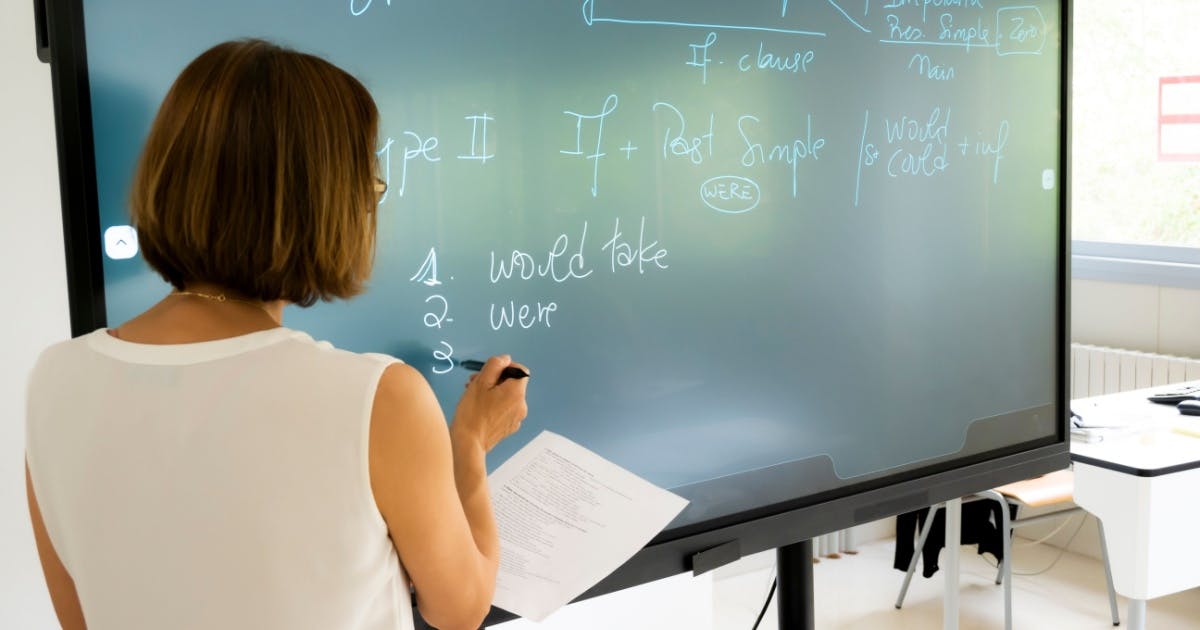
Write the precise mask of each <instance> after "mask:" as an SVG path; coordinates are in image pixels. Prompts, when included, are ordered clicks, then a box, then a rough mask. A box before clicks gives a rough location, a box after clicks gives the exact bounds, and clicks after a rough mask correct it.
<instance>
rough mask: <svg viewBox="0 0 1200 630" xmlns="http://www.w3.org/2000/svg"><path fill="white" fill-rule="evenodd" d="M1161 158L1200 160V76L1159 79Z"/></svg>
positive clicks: (1159, 142) (1186, 160) (1159, 141)
mask: <svg viewBox="0 0 1200 630" xmlns="http://www.w3.org/2000/svg"><path fill="white" fill-rule="evenodd" d="M1158 159H1160V160H1165V161H1172V162H1200V76H1190V77H1162V78H1160V79H1159V80H1158Z"/></svg>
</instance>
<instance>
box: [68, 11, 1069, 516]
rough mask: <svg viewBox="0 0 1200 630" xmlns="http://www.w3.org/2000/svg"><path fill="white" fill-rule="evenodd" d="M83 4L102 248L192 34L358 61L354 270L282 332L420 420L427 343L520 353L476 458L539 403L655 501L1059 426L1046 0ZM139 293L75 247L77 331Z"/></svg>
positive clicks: (977, 447)
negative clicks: (392, 384) (342, 364)
mask: <svg viewBox="0 0 1200 630" xmlns="http://www.w3.org/2000/svg"><path fill="white" fill-rule="evenodd" d="M82 7H83V24H84V27H85V28H84V36H83V40H84V42H85V44H86V57H85V60H86V76H87V80H88V84H87V85H88V86H89V92H88V96H89V97H90V110H89V111H88V112H87V115H88V116H90V122H91V126H92V129H91V130H92V133H93V138H94V154H93V155H92V156H91V157H92V158H93V162H92V164H93V165H94V172H95V186H96V194H97V207H98V209H99V225H98V229H96V230H95V231H94V232H93V233H92V234H90V236H89V238H93V239H95V240H94V242H95V243H97V244H100V243H103V242H104V238H105V233H106V232H108V231H109V230H111V229H115V230H117V231H115V232H111V233H110V235H121V234H123V232H121V231H120V230H121V226H123V225H126V224H127V223H128V218H127V217H128V212H127V192H128V185H129V182H130V179H131V177H132V172H133V168H134V165H135V162H136V159H137V156H138V152H139V150H140V148H141V144H142V142H143V140H144V137H145V134H146V131H147V129H148V126H149V124H150V121H151V119H152V117H153V115H154V113H155V111H156V109H157V107H158V105H159V103H160V101H161V99H162V97H163V96H164V94H165V92H166V90H167V88H168V87H169V85H170V83H171V81H172V80H173V79H174V78H175V76H176V75H177V74H178V73H179V71H180V70H181V69H182V68H183V67H184V65H186V64H187V63H188V62H189V61H190V60H191V59H193V58H194V57H195V56H196V55H198V54H199V53H200V52H202V51H203V50H205V49H207V48H208V47H210V46H212V45H214V44H216V43H218V42H221V41H224V40H228V39H234V38H241V37H263V38H267V39H270V40H273V41H276V42H278V43H281V44H285V45H289V46H293V47H295V48H298V49H300V50H304V51H307V52H313V53H316V54H319V55H322V56H324V57H326V58H328V59H329V60H331V61H333V62H334V63H336V64H338V65H340V66H342V67H343V68H345V69H347V70H348V71H350V72H352V73H353V74H355V75H356V76H358V77H360V78H361V79H362V81H363V82H364V83H365V84H366V85H367V86H368V88H369V89H370V90H371V91H372V93H373V94H374V96H375V99H376V101H377V102H378V104H379V107H380V111H381V114H382V127H381V137H380V139H379V147H378V151H379V153H378V156H379V161H380V167H381V172H382V173H383V174H384V176H385V177H386V179H387V181H388V185H389V189H388V193H387V196H386V198H385V199H384V200H383V202H382V203H381V206H380V210H379V211H380V222H379V252H378V256H377V260H376V264H375V275H374V277H373V280H372V282H371V285H370V288H369V291H368V293H367V294H365V295H363V296H362V297H360V298H356V299H354V300H353V301H351V302H349V303H335V304H321V305H318V306H316V307H314V308H311V309H307V310H302V309H297V308H292V309H289V310H288V312H287V313H286V316H285V324H287V325H289V326H291V327H294V328H299V329H302V330H305V331H308V332H310V333H311V334H313V335H314V336H315V337H317V338H321V339H328V340H330V341H332V342H333V343H334V344H336V345H338V346H341V347H344V348H347V349H351V350H355V351H376V352H388V353H391V354H394V355H396V356H398V357H400V358H402V359H404V360H405V361H406V362H408V363H411V364H413V365H415V366H417V367H418V368H420V369H421V370H422V371H423V372H424V373H425V375H426V376H427V377H428V379H429V381H430V382H431V383H432V384H433V386H434V388H435V390H436V391H437V393H438V396H439V398H440V400H441V401H442V403H443V405H444V407H445V409H446V410H447V413H448V414H449V413H451V412H452V410H453V407H454V404H455V402H456V401H457V397H458V395H459V394H460V392H461V391H462V384H463V382H464V380H465V379H466V378H467V373H465V372H464V371H463V370H462V369H461V368H457V367H455V363H454V362H455V360H457V359H465V358H486V357H487V356H488V355H489V354H495V353H505V352H507V353H511V354H513V355H514V357H516V358H517V359H518V360H520V361H522V362H524V363H526V364H528V365H529V366H530V367H531V369H532V371H533V378H532V380H531V382H530V388H529V406H530V415H529V418H528V420H527V421H526V422H525V425H524V429H523V430H522V431H521V432H520V433H519V434H517V435H516V436H514V437H513V438H510V439H509V440H507V441H506V442H504V443H503V444H501V445H500V446H499V447H498V448H497V449H496V451H494V453H493V455H491V456H490V458H489V462H490V464H491V465H492V466H495V465H497V464H498V463H499V462H501V461H503V460H504V459H505V458H506V457H507V456H508V455H509V454H510V453H512V452H514V451H515V450H516V449H517V448H519V447H520V446H521V445H523V444H524V443H525V442H527V441H528V440H529V439H531V438H532V436H534V435H536V434H537V433H538V432H539V431H540V430H542V429H551V430H553V431H555V432H557V433H559V434H562V435H564V436H566V437H568V438H570V439H572V440H574V441H577V442H579V443H581V444H583V445H584V446H586V447H588V448H590V449H592V450H594V451H596V452H597V453H599V454H600V455H602V456H604V457H606V458H608V459H611V460H613V461H615V462H616V463H618V464H620V465H622V466H625V467H627V468H629V469H630V470H632V471H634V472H635V473H637V474H639V475H641V476H643V477H645V478H646V479H648V480H650V481H652V482H654V483H657V484H659V485H662V486H665V487H669V488H676V489H678V490H679V492H680V493H682V494H684V495H685V496H688V497H689V498H690V499H692V505H691V506H690V507H689V508H688V510H687V511H686V512H685V513H684V514H683V515H681V516H680V519H679V520H678V521H677V523H676V525H677V526H683V525H688V524H696V523H701V522H707V521H711V520H712V519H721V518H726V517H729V516H730V515H735V514H738V513H741V512H744V511H746V510H753V509H760V508H764V507H766V506H771V505H777V504H780V503H781V502H785V501H789V500H796V499H802V498H804V497H814V496H818V495H820V496H830V493H833V494H834V495H836V493H837V492H838V491H839V490H844V489H846V488H850V487H851V486H855V485H856V484H861V483H865V482H871V481H875V482H879V483H884V482H886V480H888V479H891V478H893V476H894V475H910V476H911V475H916V474H918V473H919V472H920V471H922V470H926V469H932V468H930V467H937V469H939V470H945V469H947V468H951V467H953V466H954V465H956V463H959V462H964V461H967V460H968V459H970V460H971V461H978V460H979V459H980V458H985V457H986V456H988V455H989V454H995V453H1012V452H1014V451H1019V450H1020V449H1021V448H1022V445H1029V444H1035V443H1040V444H1047V443H1051V442H1054V441H1055V440H1058V441H1059V442H1061V440H1062V437H1061V435H1060V434H1059V431H1060V426H1059V425H1060V422H1061V417H1060V415H1061V414H1060V412H1061V409H1060V407H1059V404H1060V403H1059V399H1058V395H1059V392H1060V389H1059V386H1060V382H1059V380H1058V378H1059V369H1060V364H1059V358H1060V352H1061V348H1060V347H1059V343H1060V341H1061V336H1060V332H1061V331H1060V329H1059V326H1060V321H1061V319H1060V318H1061V312H1060V311H1061V302H1060V298H1061V292H1062V290H1063V288H1062V286H1061V284H1060V272H1061V265H1062V252H1061V248H1060V245H1061V243H1060V238H1061V235H1062V230H1063V229H1064V227H1063V216H1064V214H1063V208H1062V203H1063V202H1062V199H1063V196H1062V194H1061V193H1062V180H1063V174H1062V173H1061V166H1060V164H1061V163H1062V160H1061V157H1062V156H1061V151H1062V150H1063V147H1062V146H1061V141H1060V138H1061V127H1060V125H1062V120H1063V118H1062V117H1063V111H1064V104H1063V102H1062V99H1061V94H1062V92H1061V85H1062V84H1061V77H1062V73H1063V65H1062V63H1063V62H1062V59H1063V55H1062V40H1061V32H1062V25H1061V23H1060V22H1061V19H1062V16H1061V15H1060V6H1059V3H1058V2H1048V1H1043V0H1036V1H1032V2H1019V1H1017V2H997V1H993V0H919V1H918V0H809V1H804V2H801V1H796V0H793V1H792V2H788V1H787V0H756V1H746V2H718V1H695V0H686V1H685V0H673V1H660V2H648V1H643V0H586V1H582V0H555V1H533V0H530V1H525V2H512V1H509V2H462V1H453V0H445V1H439V2H418V1H413V0H391V1H387V0H332V1H331V0H291V1H288V2H283V1H281V0H253V1H251V0H209V1H206V2H188V3H182V2H172V3H167V2H161V1H150V0H104V1H100V0H84V1H83V2H82ZM313 124H314V125H320V124H321V121H313ZM109 253H110V254H112V253H114V252H109ZM115 253H116V254H118V255H119V254H121V250H120V249H119V248H118V250H115ZM166 290H167V287H166V285H165V284H164V283H163V282H162V281H161V280H159V279H158V278H157V277H156V276H155V275H153V274H152V273H151V272H150V271H149V270H148V269H147V267H146V266H145V264H144V262H143V261H142V260H141V258H140V257H139V256H136V255H135V256H133V257H131V258H119V256H118V257H113V256H109V255H105V256H104V257H103V295H102V298H103V300H104V302H103V303H104V304H105V305H106V313H105V318H104V319H106V321H107V322H108V323H111V324H113V325H116V324H119V323H120V322H122V321H124V320H125V319H127V318H129V317H131V316H133V315H135V314H137V313H138V312H140V311H141V310H142V309H144V308H145V307H147V306H148V305H150V304H152V303H153V302H154V301H156V300H158V299H160V298H161V296H162V295H163V294H164V293H165V291H166ZM94 323H95V324H97V325H99V324H101V323H104V322H94Z"/></svg>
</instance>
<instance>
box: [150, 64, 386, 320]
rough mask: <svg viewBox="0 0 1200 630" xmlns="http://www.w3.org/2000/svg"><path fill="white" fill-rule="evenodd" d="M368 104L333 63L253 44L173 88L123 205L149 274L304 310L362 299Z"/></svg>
mask: <svg viewBox="0 0 1200 630" xmlns="http://www.w3.org/2000/svg"><path fill="white" fill-rule="evenodd" d="M378 125H379V113H378V110H377V109H376V107H375V102H374V100H372V98H371V95H370V93H368V92H367V89H366V88H365V87H363V85H362V84H361V83H359V81H358V80H357V79H355V78H354V77H352V76H350V75H349V74H347V73H346V72H345V71H343V70H341V69H339V68H338V67H336V66H334V65H333V64H331V63H329V62H328V61H325V60H323V59H320V58H318V57H315V56H313V55H308V54H304V53H300V52H296V51H293V50H288V49H286V48H282V47H280V46H276V45H274V44H271V43H268V42H265V41H261V40H241V41H234V42H226V43H223V44H219V45H217V46H215V47H213V48H211V49H209V50H208V51H206V52H204V53H203V54H201V55H200V56H199V57H197V58H196V59H195V60H194V61H192V62H191V63H190V64H189V65H188V66H187V68H185V69H184V70H183V73H181V74H180V75H179V78H178V79H176V80H175V84H174V85H172V86H171V89H170V91H169V92H168V93H167V96H166V98H165V99H164V100H163V104H162V107H161V108H160V109H159V111H158V115H157V116H156V117H155V119H154V124H153V126H152V127H151V128H150V134H149V137H148V138H147V139H146V146H145V148H144V149H143V152H142V156H141V161H140V163H139V164H138V168H137V173H136V175H135V176H134V181H133V187H132V190H131V192H130V210H131V213H132V222H133V225H134V227H135V228H137V231H138V241H139V246H140V248H141V251H142V255H143V256H144V257H145V259H146V262H147V263H149V264H150V266H151V267H152V268H153V269H154V270H155V271H157V272H158V273H159V274H160V275H161V276H162V277H163V278H164V279H166V280H167V281H168V282H170V283H171V284H172V285H173V286H174V287H175V288H176V289H180V290H182V289H184V287H185V286H187V285H188V284H191V283H195V282H210V283H213V284H217V285H219V286H221V287H223V288H226V289H228V290H229V291H230V292H232V293H236V294H239V295H241V296H244V297H248V298H253V299H259V300H266V301H271V300H287V301H289V302H292V303H295V304H299V305H301V306H311V305H312V304H314V303H315V302H316V301H317V300H318V299H320V300H326V301H329V300H333V299H335V298H348V297H351V296H353V295H355V294H358V293H360V292H361V291H362V290H363V288H364V287H363V285H364V283H365V282H366V280H367V278H368V277H369V276H370V273H371V265H372V264H373V262H374V253H375V221H376V215H375V210H376V205H377V203H378V194H377V193H376V191H375V182H376V173H377V171H376V159H375V143H376V134H377V131H378Z"/></svg>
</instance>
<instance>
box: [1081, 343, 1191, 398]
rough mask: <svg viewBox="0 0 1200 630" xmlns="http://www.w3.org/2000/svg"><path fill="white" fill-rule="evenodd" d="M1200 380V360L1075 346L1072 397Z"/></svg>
mask: <svg viewBox="0 0 1200 630" xmlns="http://www.w3.org/2000/svg"><path fill="white" fill-rule="evenodd" d="M1195 380H1200V361H1198V360H1196V359H1188V358H1184V357H1173V356H1168V355H1165V354H1149V353H1145V352H1133V351H1131V350H1117V349H1114V348H1102V347H1100V346H1086V345H1083V344H1077V343H1075V344H1071V398H1086V397H1088V396H1099V395H1101V394H1115V393H1117V392H1124V391H1129V390H1131V389H1142V388H1145V387H1157V386H1159V385H1170V384H1172V383H1179V382H1182V381H1195Z"/></svg>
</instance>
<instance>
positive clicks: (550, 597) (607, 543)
mask: <svg viewBox="0 0 1200 630" xmlns="http://www.w3.org/2000/svg"><path fill="white" fill-rule="evenodd" d="M488 486H489V489H490V491H491V496H492V508H493V509H494V510H495V513H496V524H497V527H498V529H499V531H500V572H499V575H498V576H497V578H496V597H495V600H494V603H495V605H496V606H499V607H500V608H503V609H504V610H507V611H509V612H512V613H515V614H518V615H520V616H522V617H525V618H526V619H532V620H534V621H541V620H543V619H545V618H546V617H547V616H549V615H550V614H551V613H553V612H554V611H555V610H558V609H559V608H561V607H562V606H564V605H566V604H567V602H569V601H571V600H572V599H574V598H575V597H577V596H579V595H580V594H581V593H583V592H584V591H585V590H587V589H588V588H590V587H591V586H593V585H595V584H596V583H597V582H599V581H600V580H602V579H603V578H604V577H605V576H607V575H608V574H609V573H612V572H613V571H614V570H616V568H617V567H619V566H621V564H622V563H624V562H625V561H626V560H628V559H629V558H630V557H632V556H633V554H635V553H637V551H638V550H639V549H641V548H642V547H643V546H645V544H646V543H647V542H650V539H651V538H653V537H654V535H655V534H657V533H658V532H660V531H662V529H663V528H664V527H666V526H667V524H668V523H670V522H671V519H673V518H675V516H676V515H678V514H679V512H680V511H682V510H683V508H684V506H686V505H687V501H686V500H685V499H683V498H681V497H679V496H676V495H675V494H672V493H670V492H668V491H666V490H663V489H662V488H659V487H657V486H655V485H653V484H651V483H650V482H648V481H646V480H644V479H641V478H640V477H638V476H636V475H634V474H633V473H631V472H629V471H627V470H625V469H623V468H621V467H619V466H617V465H616V464H613V463H612V462H609V461H607V460H605V459H604V458H602V457H600V456H599V455H596V454H595V453H593V452H591V451H589V450H587V449H585V448H583V447H582V446H579V445H578V444H575V443H574V442H572V441H570V440H568V439H566V438H564V437H562V436H560V435H556V434H554V433H551V432H549V431H543V432H542V433H541V434H540V435H538V436H537V437H536V438H534V439H533V441H532V442H530V443H529V444H527V445H526V446H525V448H523V449H521V450H520V451H518V452H517V453H516V454H515V455H513V456H512V458H510V459H509V460H508V461H506V462H504V463H503V464H501V465H500V467H499V468H497V469H496V471H495V472H493V473H492V474H491V475H490V476H489V477H488Z"/></svg>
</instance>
